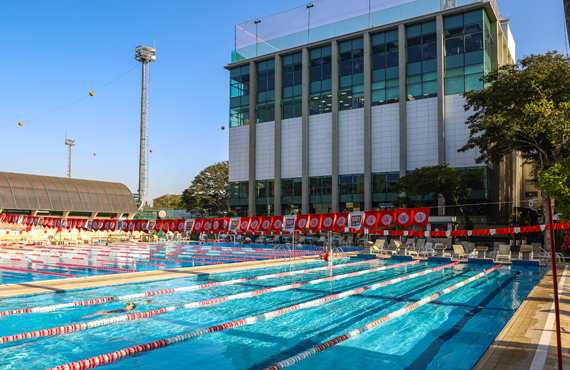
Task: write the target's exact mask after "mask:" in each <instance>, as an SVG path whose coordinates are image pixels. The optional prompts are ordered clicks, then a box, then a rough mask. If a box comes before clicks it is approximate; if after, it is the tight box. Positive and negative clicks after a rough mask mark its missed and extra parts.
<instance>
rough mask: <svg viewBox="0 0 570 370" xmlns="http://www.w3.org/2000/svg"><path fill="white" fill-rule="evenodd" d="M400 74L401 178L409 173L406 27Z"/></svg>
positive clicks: (402, 34) (401, 34)
mask: <svg viewBox="0 0 570 370" xmlns="http://www.w3.org/2000/svg"><path fill="white" fill-rule="evenodd" d="M398 73H399V77H400V86H399V87H400V96H399V100H400V102H399V104H400V106H399V108H400V178H402V177H404V176H406V174H407V172H408V130H407V122H406V102H407V100H408V99H407V97H408V94H407V91H406V26H404V24H399V25H398Z"/></svg>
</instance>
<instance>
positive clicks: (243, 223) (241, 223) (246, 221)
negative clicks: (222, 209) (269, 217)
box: [238, 217, 251, 233]
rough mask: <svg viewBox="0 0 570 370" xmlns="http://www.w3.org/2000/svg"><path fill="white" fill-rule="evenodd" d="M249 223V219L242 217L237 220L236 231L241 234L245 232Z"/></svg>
mask: <svg viewBox="0 0 570 370" xmlns="http://www.w3.org/2000/svg"><path fill="white" fill-rule="evenodd" d="M250 223H251V217H242V218H241V219H240V220H239V226H238V229H239V230H240V231H241V232H242V233H243V232H245V231H246V230H247V229H249V224H250Z"/></svg>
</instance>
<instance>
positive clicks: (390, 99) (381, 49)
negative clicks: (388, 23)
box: [371, 30, 400, 105]
mask: <svg viewBox="0 0 570 370" xmlns="http://www.w3.org/2000/svg"><path fill="white" fill-rule="evenodd" d="M371 44H372V105H380V104H388V103H395V102H397V101H398V100H399V96H400V88H399V84H400V81H399V78H398V76H399V71H398V30H391V31H386V32H381V33H377V34H374V35H372V36H371Z"/></svg>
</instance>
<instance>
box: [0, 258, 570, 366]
mask: <svg viewBox="0 0 570 370" xmlns="http://www.w3.org/2000/svg"><path fill="white" fill-rule="evenodd" d="M346 255H347V256H348V257H352V256H356V255H357V253H354V252H353V253H346ZM318 259H319V257H313V256H311V257H300V258H296V259H295V260H294V261H291V260H289V261H284V260H265V261H256V262H241V263H232V264H226V265H213V266H204V267H189V268H178V269H172V270H160V271H145V272H136V273H128V274H117V275H108V276H93V277H86V278H77V279H63V280H51V281H44V282H32V283H25V284H12V285H5V286H0V298H5V297H14V296H29V295H36V294H42V293H46V292H64V291H73V290H81V289H89V288H95V287H102V286H110V285H120V284H130V283H139V282H145V281H156V280H164V279H173V278H179V277H182V276H184V275H186V276H190V275H201V274H211V273H221V272H229V271H237V270H245V269H253V268H265V267H272V266H280V265H290V264H295V263H303V262H310V261H316V260H318ZM421 259H423V258H421ZM464 262H466V261H464ZM568 274H570V271H568V270H565V269H564V267H563V266H559V273H558V279H559V283H560V280H563V278H564V279H565V278H567V277H568V276H567V275H568ZM560 290H561V301H560V313H561V328H562V347H563V350H562V352H563V362H564V367H566V368H570V280H568V281H567V282H566V284H564V287H563V288H562V287H561V288H560ZM552 297H553V294H552V270H551V269H549V270H548V271H547V272H546V274H545V275H544V276H543V277H542V279H541V280H540V282H539V283H538V284H537V285H536V286H535V287H534V289H533V290H532V291H531V293H530V294H529V295H528V297H527V298H526V300H525V301H524V302H523V303H522V304H521V305H520V307H519V309H518V310H517V312H516V313H515V314H514V316H513V317H512V318H511V319H510V321H509V322H508V323H507V325H506V326H505V327H504V328H503V330H502V331H501V332H500V333H499V335H498V336H497V338H496V339H495V341H494V342H493V343H492V344H491V346H490V347H489V348H488V349H487V351H486V352H485V353H484V354H483V356H482V357H481V359H480V360H479V361H478V362H477V364H476V365H475V366H474V368H473V369H475V370H491V369H493V370H495V369H497V370H502V369H509V370H510V369H533V370H535V369H536V370H539V369H547V370H551V369H555V368H556V363H557V356H556V334H555V331H554V326H553V321H552V318H551V319H550V320H548V318H549V314H550V311H551V307H553V300H552ZM543 333H545V334H543ZM549 336H550V337H551V338H550V345H549V346H548V337H549ZM545 340H546V346H544V347H542V348H544V349H545V351H543V353H544V355H545V356H546V359H544V358H543V359H542V360H540V361H539V358H540V357H539V356H536V354H537V349H538V348H539V344H540V343H543V344H545ZM546 348H548V352H547V353H546ZM535 357H536V359H535ZM533 361H534V364H533Z"/></svg>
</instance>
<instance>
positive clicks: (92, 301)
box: [0, 259, 419, 317]
mask: <svg viewBox="0 0 570 370" xmlns="http://www.w3.org/2000/svg"><path fill="white" fill-rule="evenodd" d="M378 262H380V260H377V259H375V260H366V261H360V262H353V263H347V264H339V265H333V266H328V265H326V266H322V267H315V268H311V269H304V270H295V271H288V272H278V273H275V274H268V275H260V276H252V277H248V278H240V279H233V280H226V281H218V282H215V283H207V284H198V285H192V286H188V287H181V288H171V289H163V290H155V291H149V292H144V293H135V294H127V295H121V296H115V297H104V298H98V299H90V300H85V301H76V302H70V303H61V304H54V305H50V306H40V307H31V308H23V309H20V310H11V311H2V312H0V317H2V316H8V315H17V314H22V313H32V312H50V311H56V310H59V309H62V308H67V307H76V306H90V305H95V304H101V303H106V302H111V301H126V300H129V301H130V300H134V299H137V298H145V297H150V296H156V295H163V294H171V293H178V292H190V291H195V290H201V289H207V288H212V287H215V286H225V285H233V284H239V283H245V282H248V281H252V280H267V279H272V278H276V277H283V276H292V275H298V274H304V273H307V272H315V271H323V270H331V269H335V268H340V267H347V266H357V265H364V264H372V263H378ZM418 262H419V261H414V262H413V263H418Z"/></svg>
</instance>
